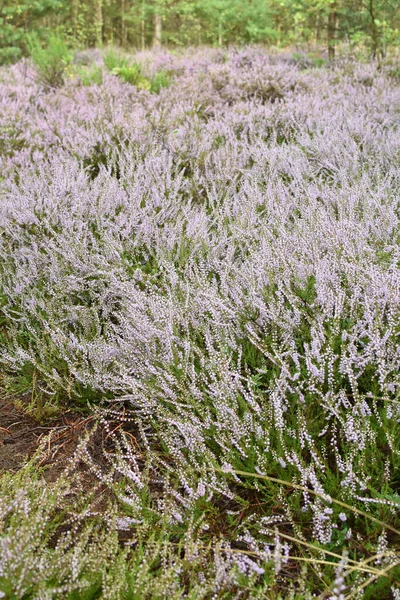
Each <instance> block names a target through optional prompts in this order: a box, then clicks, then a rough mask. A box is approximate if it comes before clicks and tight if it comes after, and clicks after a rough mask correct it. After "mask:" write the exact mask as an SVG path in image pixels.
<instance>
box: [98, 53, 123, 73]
mask: <svg viewBox="0 0 400 600" xmlns="http://www.w3.org/2000/svg"><path fill="white" fill-rule="evenodd" d="M103 61H104V65H105V67H106V69H108V70H109V71H110V72H111V73H112V72H114V71H115V70H116V69H124V68H126V67H129V61H128V58H127V57H126V56H124V55H123V54H121V52H118V51H116V50H115V48H110V49H109V50H107V52H105V54H104V55H103Z"/></svg>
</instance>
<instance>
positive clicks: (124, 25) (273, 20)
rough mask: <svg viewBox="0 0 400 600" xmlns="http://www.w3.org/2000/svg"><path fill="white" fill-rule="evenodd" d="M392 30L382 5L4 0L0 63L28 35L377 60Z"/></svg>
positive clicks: (398, 17)
mask: <svg viewBox="0 0 400 600" xmlns="http://www.w3.org/2000/svg"><path fill="white" fill-rule="evenodd" d="M156 17H157V18H156ZM156 21H157V22H158V26H157V27H158V29H157V31H156V27H155V22H156ZM160 28H161V29H160ZM399 28H400V12H399V11H398V10H397V6H396V3H395V2H386V1H385V0H369V1H368V2H365V3H364V2H362V0H336V1H335V2H332V1H331V0H300V1H299V2H293V1H292V0H253V1H252V2H242V0H178V1H177V2H174V3H167V2H166V1H165V0H150V1H148V2H139V3H134V2H132V0H124V2H120V1H118V0H110V1H109V2H107V3H105V2H101V1H100V0H80V1H79V2H69V0H40V1H36V0H24V2H23V3H20V2H17V0H3V2H2V5H1V7H0V64H1V63H8V62H13V61H15V60H18V58H20V57H21V56H22V55H23V54H25V53H26V50H27V34H29V33H31V32H36V33H37V34H38V35H39V37H40V38H41V39H45V38H46V36H47V35H48V34H49V33H50V32H53V31H58V32H59V33H60V35H61V34H62V35H63V36H64V37H66V38H68V39H70V40H71V41H73V43H74V45H75V46H80V47H82V46H94V45H97V46H101V45H102V44H112V45H113V44H119V45H120V46H122V47H129V46H130V47H132V46H135V47H142V48H144V47H146V46H150V45H152V44H154V43H158V42H159V39H158V38H161V40H162V41H163V42H165V43H167V44H169V45H171V44H172V45H175V46H185V45H198V44H205V43H209V44H213V45H219V46H222V45H226V44H232V43H235V44H241V43H246V44H247V43H267V44H273V45H277V46H288V45H294V44H295V45H303V44H307V45H308V46H309V47H311V46H315V45H317V46H321V45H323V46H324V47H325V48H326V49H328V48H329V49H330V56H331V57H332V56H333V55H334V52H335V46H337V45H338V44H344V45H345V46H346V51H347V52H354V51H355V49H356V48H360V49H362V50H364V51H365V52H368V53H369V54H370V55H371V56H373V57H374V58H382V57H384V55H385V54H386V52H387V49H388V48H394V47H396V46H397V47H398V45H399V39H400V38H399ZM126 66H128V65H127V64H114V65H113V66H112V67H108V66H107V68H109V70H110V71H112V70H113V68H122V67H126ZM314 66H318V65H314ZM130 77H131V75H128V78H130Z"/></svg>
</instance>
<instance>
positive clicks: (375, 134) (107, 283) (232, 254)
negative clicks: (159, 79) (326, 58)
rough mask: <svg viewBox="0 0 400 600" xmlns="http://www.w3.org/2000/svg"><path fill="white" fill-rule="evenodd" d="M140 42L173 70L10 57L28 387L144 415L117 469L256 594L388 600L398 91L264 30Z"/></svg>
mask: <svg viewBox="0 0 400 600" xmlns="http://www.w3.org/2000/svg"><path fill="white" fill-rule="evenodd" d="M134 60H135V64H138V65H140V69H141V73H143V77H148V78H153V77H155V76H156V74H157V73H160V72H162V73H164V72H165V73H168V74H169V75H168V76H169V78H170V79H169V85H168V86H165V87H162V86H160V87H159V88H157V93H155V91H154V90H153V91H152V90H151V89H140V88H139V87H136V86H135V85H131V84H129V83H127V82H124V81H123V80H122V79H121V78H119V77H118V76H116V75H115V74H113V73H112V72H111V73H110V72H107V71H106V70H104V72H103V76H102V84H99V85H93V86H90V85H89V86H82V85H80V83H79V80H77V79H73V78H72V79H70V80H68V81H67V82H66V84H65V85H64V87H62V88H60V89H58V90H45V89H43V88H42V87H40V84H39V83H38V82H37V81H36V80H35V77H34V75H33V74H32V72H31V67H30V66H29V64H22V63H21V64H19V65H17V66H14V67H12V68H10V69H8V70H3V71H1V73H0V80H1V84H0V106H1V111H0V150H1V152H0V166H1V172H2V174H3V179H2V180H1V182H0V259H1V260H0V273H1V277H0V310H1V313H0V314H1V316H0V318H1V321H0V338H1V347H2V349H1V354H0V360H1V364H2V366H3V367H2V368H3V372H4V377H3V379H4V387H5V389H6V392H7V393H9V394H22V393H26V392H28V391H29V392H30V397H31V398H33V399H34V401H33V407H32V406H31V409H34V405H35V402H36V403H40V404H41V405H43V404H46V405H48V406H49V407H57V406H58V407H63V406H64V407H65V406H74V407H75V408H76V407H81V408H85V407H87V406H90V407H93V406H94V405H96V406H100V407H101V409H102V410H103V419H104V420H105V422H107V419H108V417H109V416H112V417H113V418H114V417H115V415H116V414H121V413H122V412H123V414H124V415H125V416H126V419H128V420H129V422H132V423H133V424H134V427H135V428H136V431H137V435H136V438H135V439H137V444H138V446H137V452H138V453H139V454H140V457H141V458H140V460H139V459H138V456H136V454H135V452H132V451H128V450H127V449H126V445H124V444H125V443H126V440H125V442H124V443H122V442H121V445H120V446H119V450H116V457H115V460H116V461H117V463H116V464H118V469H119V471H118V472H119V473H120V475H121V477H123V478H124V479H125V480H126V481H127V482H128V484H129V482H130V481H131V480H132V481H133V482H135V481H136V478H138V477H141V473H143V472H144V471H146V469H150V470H151V472H152V473H153V476H154V477H155V479H156V480H157V481H158V482H159V485H160V486H162V487H163V489H164V490H166V492H165V493H166V496H165V498H169V500H168V501H167V500H166V499H165V498H164V497H163V498H160V497H158V496H157V494H156V497H153V501H154V502H155V503H156V505H157V510H160V511H162V510H166V507H168V506H169V504H168V502H170V501H172V500H171V499H173V509H172V508H171V519H172V520H171V522H173V523H175V525H176V526H177V527H178V532H177V534H176V540H179V541H181V540H182V539H183V537H184V535H186V534H185V533H184V532H185V531H186V532H188V531H189V530H190V527H191V525H190V522H191V521H190V519H189V517H188V515H191V516H192V518H193V519H195V518H197V517H198V516H199V515H202V523H203V524H202V527H203V529H202V533H201V536H202V540H203V543H204V544H208V543H211V541H210V540H213V539H214V536H215V535H216V534H217V535H218V536H219V537H220V540H221V544H222V545H223V548H225V551H226V553H227V554H229V552H230V553H231V554H234V553H235V551H237V550H238V549H240V550H241V551H242V555H241V556H240V561H239V562H240V564H241V569H242V571H241V572H242V573H243V574H244V575H243V576H246V577H247V576H250V575H249V573H250V572H251V573H252V575H251V577H253V578H255V579H254V581H253V584H251V585H253V588H254V589H253V588H252V589H253V591H252V592H251V593H253V592H254V594H256V593H260V594H266V593H267V592H266V590H267V589H272V587H270V588H268V586H274V585H278V584H279V585H278V589H279V590H280V592H281V593H282V594H283V597H289V594H293V597H295V594H303V596H304V597H308V596H307V595H306V594H307V593H309V594H323V593H326V594H328V596H327V597H329V594H330V597H332V598H342V597H347V596H346V594H347V595H348V594H350V595H349V596H348V597H353V596H351V594H352V593H353V592H354V594H355V593H359V594H362V593H363V590H364V591H365V590H369V593H372V592H373V590H374V586H375V585H377V586H379V589H381V588H382V587H383V589H384V590H386V591H387V597H390V594H391V591H390V590H391V587H393V586H394V583H395V582H396V577H397V580H398V578H399V572H398V568H397V564H398V562H399V556H398V552H397V551H396V544H397V547H398V536H399V534H400V532H399V529H400V523H399V519H398V506H399V502H400V497H399V496H398V469H399V464H400V457H399V445H398V436H399V415H400V411H399V402H400V399H399V385H400V379H399V365H400V350H399V343H398V338H399V333H400V311H399V300H400V271H399V259H400V254H399V249H398V247H399V214H398V197H399V193H400V169H399V156H400V142H399V140H400V136H399V133H400V132H399V128H400V127H399V106H400V90H399V88H398V86H397V85H396V82H395V80H394V79H393V78H392V77H390V73H389V70H388V71H387V72H386V70H385V67H380V68H379V69H378V67H377V66H376V65H361V64H356V63H348V64H346V65H342V66H340V67H336V68H334V67H332V68H329V69H312V70H311V69H310V70H307V69H303V70H300V69H298V68H297V67H295V66H293V65H290V64H287V63H285V62H279V61H277V60H272V59H271V58H269V57H268V55H267V54H266V53H265V52H263V51H262V50H259V49H243V50H240V51H239V50H231V51H229V52H224V53H222V52H220V51H211V50H204V51H199V52H197V53H186V54H182V55H181V56H172V55H169V54H166V53H162V52H160V53H157V52H155V53H138V55H137V56H136V57H134ZM154 89H155V88H154ZM146 465H147V466H146ZM114 468H116V467H115V466H114ZM128 484H127V485H128ZM129 485H130V484H129ZM154 493H155V492H154V489H151V490H150V491H149V494H150V496H152V494H153V495H154ZM190 531H191V530H190ZM207 532H211V533H207ZM169 539H170V541H171V539H174V538H173V536H172V538H169ZM171 543H172V542H171ZM246 565H247V566H246ZM266 565H270V567H271V569H272V571H271V572H273V573H274V576H273V578H272V579H271V577H270V574H269V571H268V568H267V567H266ZM310 565H312V568H311V567H310ZM222 568H225V567H221V569H222ZM235 568H236V567H235ZM396 569H397V570H396ZM293 570H295V572H296V578H295V583H293ZM205 577H206V576H205ZM207 577H208V578H210V577H211V578H214V579H213V580H214V584H215V585H214V584H213V585H214V588H213V587H211V588H210V589H213V590H214V591H213V592H212V593H214V594H215V593H217V592H216V591H215V590H216V589H217V588H218V585H217V583H216V582H217V580H218V577H219V576H218V574H217V573H216V572H215V573H214V574H212V575H211V574H210V573H208V575H207ZM221 577H222V575H221ZM224 581H225V580H224ZM179 585H181V586H183V587H182V588H180V589H181V591H182V594H184V593H185V591H184V584H183V583H182V581H181V580H180V583H179ZM224 585H225V583H221V586H220V589H221V590H222V591H221V593H223V590H224ZM226 585H227V586H228V584H226ZM229 585H231V584H229ZM246 585H247V584H246ZM248 585H250V584H248ZM215 586H217V587H215ZM385 586H386V587H385ZM228 587H229V586H228ZM228 587H227V588H226V589H227V590H228ZM250 587H251V586H250ZM229 589H230V591H229V590H228V591H227V592H226V593H227V594H230V596H229V595H228V597H241V596H240V593H242V592H239V591H238V590H236V591H235V590H234V589H233V588H229ZM249 589H250V588H249ZM274 589H275V588H274ZM393 589H394V588H393ZM257 590H258V591H257ZM260 590H261V591H260ZM352 590H353V592H352ZM354 590H359V591H357V592H355V591H354ZM371 590H372V592H371ZM210 593H211V592H210ZM243 593H244V594H245V597H250V591H248V592H243ZM246 593H247V596H246ZM385 593H386V592H385ZM235 594H236V595H235ZM285 594H286V595H285ZM177 597H178V596H177ZM179 597H181V596H179ZM182 597H186V596H182ZM187 597H189V596H187ZM210 597H212V596H210ZM254 597H257V596H254ZM260 597H263V596H262V595H261V596H260ZM264 597H265V596H264Z"/></svg>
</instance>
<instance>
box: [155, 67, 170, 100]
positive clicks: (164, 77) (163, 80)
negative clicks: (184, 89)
mask: <svg viewBox="0 0 400 600" xmlns="http://www.w3.org/2000/svg"><path fill="white" fill-rule="evenodd" d="M171 82H172V77H171V75H170V74H169V73H168V72H167V71H158V73H156V74H155V75H154V77H152V79H151V81H150V91H151V92H153V93H154V94H159V93H160V91H161V89H162V88H167V87H169V86H170V85H171Z"/></svg>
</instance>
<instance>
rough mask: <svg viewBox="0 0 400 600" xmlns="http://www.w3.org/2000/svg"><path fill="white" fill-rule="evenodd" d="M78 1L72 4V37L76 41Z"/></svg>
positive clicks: (73, 1)
mask: <svg viewBox="0 0 400 600" xmlns="http://www.w3.org/2000/svg"><path fill="white" fill-rule="evenodd" d="M78 1H79V0H72V2H71V13H72V14H71V17H72V37H73V38H74V40H75V41H76V40H77V39H78Z"/></svg>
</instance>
